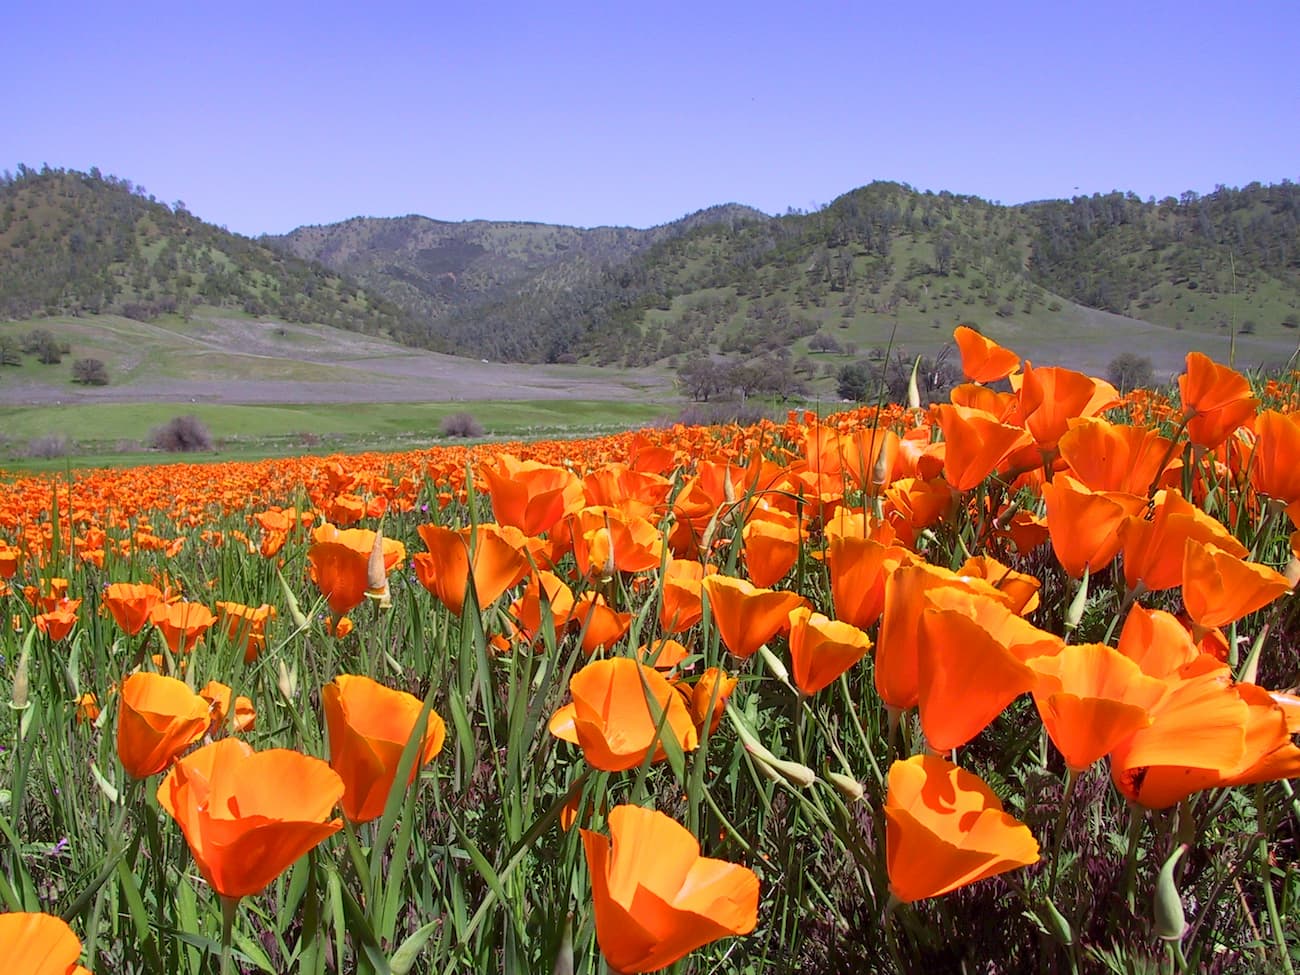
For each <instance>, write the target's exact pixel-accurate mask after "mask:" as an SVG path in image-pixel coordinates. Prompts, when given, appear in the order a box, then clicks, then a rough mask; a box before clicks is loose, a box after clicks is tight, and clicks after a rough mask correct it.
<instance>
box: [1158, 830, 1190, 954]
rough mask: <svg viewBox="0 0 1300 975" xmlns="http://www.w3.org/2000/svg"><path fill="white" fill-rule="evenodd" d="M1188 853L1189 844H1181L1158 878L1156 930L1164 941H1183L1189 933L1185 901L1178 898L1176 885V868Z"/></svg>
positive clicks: (1171, 855)
mask: <svg viewBox="0 0 1300 975" xmlns="http://www.w3.org/2000/svg"><path fill="white" fill-rule="evenodd" d="M1186 852H1187V844H1186V843H1180V844H1179V845H1178V848H1177V849H1175V850H1174V852H1173V853H1171V854H1170V855H1169V859H1168V860H1166V861H1165V865H1164V866H1163V867H1161V868H1160V876H1159V877H1157V878H1156V903H1155V929H1156V937H1158V938H1160V939H1161V940H1162V941H1181V940H1182V938H1183V935H1184V934H1185V933H1186V932H1187V918H1186V916H1185V915H1184V913H1183V899H1182V898H1181V897H1179V896H1178V885H1177V884H1175V883H1174V868H1175V867H1176V866H1178V861H1179V859H1181V857H1182V855H1183V854H1184V853H1186Z"/></svg>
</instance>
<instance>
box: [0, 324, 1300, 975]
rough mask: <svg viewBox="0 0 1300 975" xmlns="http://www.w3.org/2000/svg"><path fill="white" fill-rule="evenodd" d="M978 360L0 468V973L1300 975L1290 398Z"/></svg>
mask: <svg viewBox="0 0 1300 975" xmlns="http://www.w3.org/2000/svg"><path fill="white" fill-rule="evenodd" d="M958 338H959V343H960V344H961V347H962V360H963V368H964V370H965V372H966V374H967V376H968V378H971V379H974V380H978V381H979V383H982V385H979V384H976V383H974V382H972V383H970V384H967V385H964V386H960V387H958V388H957V389H955V390H954V391H953V393H952V397H951V401H950V402H949V403H946V404H941V405H936V406H934V407H931V408H930V409H929V410H927V411H922V410H920V409H919V408H915V407H912V408H905V407H901V406H893V407H888V408H885V409H880V410H875V409H865V410H858V411H855V412H852V413H846V414H841V415H838V416H835V417H831V418H828V419H821V420H819V419H818V418H815V417H812V416H805V415H792V416H790V417H789V418H788V420H787V421H786V422H784V423H780V424H777V423H771V422H763V423H759V424H756V425H754V426H750V427H744V428H741V427H735V426H733V427H728V428H687V427H676V428H673V429H670V430H661V431H644V432H641V433H637V434H628V435H620V436H615V437H607V438H601V439H596V440H588V441H567V442H545V443H536V444H531V445H527V446H524V445H519V446H518V447H517V449H516V450H515V453H514V454H506V453H500V452H497V451H496V450H495V449H485V448H479V450H478V452H477V453H475V452H473V451H471V450H465V449H457V450H452V449H445V450H438V451H429V452H421V453H418V454H407V455H364V456H357V457H338V458H332V459H328V460H320V459H313V458H302V459H300V460H298V461H293V462H286V461H270V462H265V463H261V464H223V465H204V466H201V467H200V466H182V465H176V466H170V467H155V468H136V469H132V470H126V471H111V472H110V471H102V472H86V473H79V474H77V475H75V476H73V477H69V478H67V479H57V478H56V479H36V478H28V479H23V480H15V481H12V482H10V483H8V484H7V485H6V486H5V488H4V491H3V495H0V533H2V534H0V538H3V539H4V541H3V543H0V578H3V579H4V580H5V583H4V590H3V595H0V599H2V600H3V602H4V609H5V613H6V617H5V618H6V619H11V620H12V623H13V625H12V627H5V628H4V631H3V633H0V653H2V654H3V658H4V663H3V673H4V675H5V679H6V682H7V684H8V693H9V698H10V702H11V706H10V707H9V708H6V709H5V710H4V714H3V715H0V740H2V741H3V743H4V744H3V749H4V751H3V752H2V753H0V773H2V777H0V790H2V791H0V831H2V832H3V834H4V843H3V845H0V901H3V904H4V910H5V912H6V913H5V914H3V915H0V954H3V950H2V949H4V948H6V947H8V946H9V945H10V944H11V943H12V944H17V943H19V941H18V940H13V939H19V940H21V942H22V943H23V944H32V943H35V939H37V938H38V937H39V938H42V939H44V938H49V939H50V944H51V945H58V946H61V947H60V951H63V954H64V955H66V961H64V960H60V961H59V967H56V968H52V969H51V970H52V971H59V972H64V971H69V970H71V969H70V968H69V967H68V966H71V965H73V964H75V963H76V962H77V961H80V962H82V963H84V964H85V965H86V966H87V967H88V968H89V969H90V970H92V971H95V972H101V973H102V972H109V971H112V972H123V973H127V972H160V971H166V972H193V973H199V972H212V971H217V970H222V969H224V970H226V971H233V970H242V971H266V972H283V971H301V972H329V971H374V972H385V971H393V972H406V971H430V972H448V973H451V972H462V971H496V970H500V971H508V972H537V971H550V970H552V968H554V970H556V971H566V970H576V971H600V970H602V969H601V966H602V965H605V966H607V967H608V968H609V970H611V971H614V970H622V971H649V970H658V969H660V968H662V967H664V966H669V965H676V966H677V967H676V970H677V971H679V972H712V971H735V972H746V971H753V972H757V971H778V972H779V971H796V970H800V969H805V970H811V971H819V972H836V971H844V972H860V971H915V972H942V971H961V970H974V969H978V970H982V971H996V972H1020V971H1024V972H1031V971H1042V970H1063V971H1069V970H1078V971H1116V972H1132V971H1145V970H1150V971H1160V970H1166V971H1167V970H1205V971H1222V972H1234V971H1240V972H1251V971H1291V970H1293V969H1294V964H1295V961H1296V959H1297V957H1300V941H1297V939H1296V936H1295V932H1294V928H1293V927H1289V926H1288V917H1293V916H1294V913H1295V911H1296V904H1297V898H1300V868H1298V867H1297V843H1298V841H1300V803H1298V802H1297V799H1296V797H1295V794H1294V790H1293V786H1292V784H1291V781H1290V780H1291V779H1294V778H1295V776H1296V775H1297V773H1300V748H1297V746H1296V743H1295V740H1294V736H1295V735H1296V734H1297V732H1300V698H1297V695H1296V690H1295V686H1296V684H1297V679H1298V678H1300V640H1298V639H1297V622H1296V609H1295V600H1294V595H1293V594H1292V592H1291V589H1292V588H1293V586H1294V583H1295V578H1296V576H1295V562H1294V558H1295V550H1296V548H1297V547H1298V546H1300V534H1297V535H1292V536H1291V537H1290V538H1288V531H1290V530H1292V529H1293V528H1294V527H1295V522H1296V520H1297V515H1298V514H1300V480H1297V475H1296V473H1295V472H1296V471H1297V470H1300V423H1298V422H1297V419H1296V417H1297V414H1296V413H1295V412H1293V410H1294V408H1295V406H1296V402H1297V400H1296V396H1297V389H1296V386H1295V383H1294V382H1292V383H1290V384H1281V383H1278V382H1276V381H1274V382H1271V383H1269V384H1268V385H1267V386H1257V387H1256V388H1254V389H1252V388H1250V386H1249V384H1248V383H1247V380H1246V379H1244V378H1243V377H1240V376H1238V375H1237V374H1236V373H1233V372H1232V371H1231V370H1228V369H1226V368H1224V367H1220V366H1216V365H1214V364H1213V363H1211V362H1209V360H1206V359H1204V357H1199V356H1192V357H1189V361H1188V370H1187V373H1186V375H1185V376H1184V377H1183V378H1182V380H1181V382H1180V394H1181V396H1180V399H1179V400H1177V401H1175V402H1171V401H1169V400H1167V399H1165V398H1164V397H1162V396H1156V395H1152V394H1148V393H1145V392H1138V393H1134V394H1133V395H1131V396H1130V397H1129V398H1127V399H1125V400H1123V401H1119V400H1118V398H1117V397H1116V396H1115V395H1114V391H1113V389H1111V388H1110V387H1109V386H1108V385H1107V384H1106V383H1104V382H1101V381H1098V380H1092V379H1089V378H1088V377H1085V376H1080V375H1079V374H1077V373H1071V372H1069V371H1068V370H1061V369H1052V368H1034V369H1030V368H1028V367H1026V368H1025V369H1024V370H1023V371H1022V372H1018V373H1016V374H1015V375H1014V376H1013V377H1012V379H1011V382H1010V386H1011V388H1010V389H1008V388H1007V385H1008V384H1007V383H1006V382H1005V381H1004V377H1006V376H1007V375H1008V373H1011V372H1012V370H1013V369H1015V368H1016V367H1017V366H1018V364H1019V363H1018V360H1017V358H1016V357H1015V356H1014V355H1013V354H1011V353H1008V352H1007V351H1006V350H1004V349H1000V348H998V347H997V346H994V345H992V344H991V343H988V342H985V341H983V340H981V339H980V338H979V337H978V336H976V335H974V333H970V332H965V331H963V332H962V333H960V334H959V336H958ZM1293 379H1294V377H1293ZM516 455H517V456H516ZM1278 569H1285V570H1286V571H1287V573H1288V574H1287V575H1286V576H1283V575H1281V574H1280V573H1279V572H1278V571H1277V570H1278ZM416 729H422V731H421V732H419V733H417V731H416ZM327 762H328V764H326V763H327ZM408 783H410V785H409V787H407V784H408ZM336 804H339V805H341V809H342V815H338V814H337V813H336V812H335V811H334V810H335V808H336ZM651 809H653V810H655V812H654V813H651V812H650V810H651ZM249 844H255V846H250V845H249ZM251 849H255V850H256V851H257V852H256V854H249V853H248V851H249V850H251ZM231 851H243V852H241V853H239V854H238V855H234V854H233V853H232V852H231ZM706 877H707V878H709V881H710V883H705V882H704V880H703V878H706ZM688 878H695V880H694V881H691V880H688ZM37 912H41V913H44V914H47V915H52V916H55V917H60V918H62V919H63V920H64V921H66V922H67V924H66V925H61V924H60V922H58V921H57V920H54V918H53V917H52V918H50V919H47V920H41V919H37V918H34V917H27V916H26V915H27V914H36V913H37ZM69 926H70V927H69ZM751 929H752V930H751ZM736 935H743V936H741V937H738V936H736ZM69 938H72V939H73V941H74V942H79V944H80V946H81V947H80V954H78V953H77V950H76V946H75V945H74V946H73V949H72V951H71V953H70V954H69V953H68V951H67V947H68V944H69V942H68V939H69ZM5 939H10V940H9V941H6V940H5ZM41 943H44V941H42V942H41ZM11 950H17V949H16V948H14V949H11ZM602 955H603V960H602ZM59 957H60V958H62V957H63V956H59ZM615 966H617V968H616V967H615Z"/></svg>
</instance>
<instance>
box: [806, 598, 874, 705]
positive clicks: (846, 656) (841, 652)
mask: <svg viewBox="0 0 1300 975" xmlns="http://www.w3.org/2000/svg"><path fill="white" fill-rule="evenodd" d="M870 649H871V640H870V638H869V637H868V636H867V635H866V634H865V633H863V632H862V631H861V630H859V629H858V628H857V627H856V626H853V625H852V624H851V623H845V622H842V621H838V620H830V619H827V618H826V617H825V616H823V615H822V614H821V613H814V612H813V611H812V610H810V609H809V608H808V607H807V606H799V607H796V608H795V609H793V610H791V611H790V660H791V662H792V663H793V665H794V666H793V668H792V672H793V674H794V682H795V684H796V685H797V686H798V688H799V690H801V691H803V692H804V693H805V694H816V693H817V692H818V691H820V690H821V689H822V688H824V687H826V686H827V685H828V684H830V683H831V682H832V681H834V680H835V679H836V678H837V677H839V676H840V674H842V673H844V672H845V671H846V670H848V669H849V668H850V667H852V666H853V665H854V664H856V663H857V662H858V661H859V660H861V659H862V658H863V657H865V656H866V655H867V652H868V651H870Z"/></svg>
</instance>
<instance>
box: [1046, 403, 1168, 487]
mask: <svg viewBox="0 0 1300 975" xmlns="http://www.w3.org/2000/svg"><path fill="white" fill-rule="evenodd" d="M1057 446H1058V447H1059V448H1060V451H1061V459H1062V460H1064V461H1065V462H1066V464H1068V465H1069V468H1070V474H1071V475H1072V476H1073V477H1075V478H1076V479H1077V480H1078V481H1079V482H1080V483H1082V484H1085V485H1087V487H1088V488H1089V489H1090V490H1092V491H1123V492H1125V493H1127V494H1137V495H1142V496H1144V497H1145V496H1146V495H1147V494H1148V493H1150V490H1151V486H1152V485H1153V484H1155V485H1156V486H1164V485H1165V484H1166V482H1167V481H1168V480H1169V476H1170V475H1171V474H1172V473H1173V472H1174V470H1175V469H1174V468H1171V467H1170V466H1169V465H1170V461H1171V459H1172V458H1173V454H1174V451H1173V449H1172V448H1173V442H1172V441H1171V440H1169V439H1168V438H1167V437H1162V436H1160V435H1159V434H1158V433H1156V432H1155V431H1154V430H1146V429H1143V428H1142V427H1137V426H1132V425H1130V424H1127V423H1110V422H1109V421H1107V420H1103V419H1101V418H1100V417H1090V418H1087V419H1082V420H1075V421H1072V422H1071V423H1070V428H1069V430H1068V431H1066V433H1065V434H1063V435H1062V436H1061V439H1060V441H1059V442H1058V444H1057Z"/></svg>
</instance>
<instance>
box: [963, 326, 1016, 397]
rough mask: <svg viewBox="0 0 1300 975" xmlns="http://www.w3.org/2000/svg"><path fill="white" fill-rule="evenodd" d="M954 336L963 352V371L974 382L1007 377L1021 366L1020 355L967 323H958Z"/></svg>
mask: <svg viewBox="0 0 1300 975" xmlns="http://www.w3.org/2000/svg"><path fill="white" fill-rule="evenodd" d="M952 337H953V338H954V339H955V340H956V341H957V351H958V352H960V353H961V371H962V372H963V373H964V374H965V376H966V378H967V379H969V380H970V381H971V382H973V383H992V382H997V381H998V380H999V379H1006V378H1007V376H1009V375H1011V374H1012V373H1013V372H1015V371H1016V369H1018V368H1019V367H1020V356H1018V355H1016V354H1015V353H1014V352H1012V351H1011V350H1010V349H1005V348H1003V347H1002V346H1000V345H998V343H996V342H994V341H993V340H992V339H990V338H985V337H984V336H983V335H981V334H980V333H979V332H977V331H975V329H973V328H970V327H969V326H967V325H958V326H957V328H956V329H955V330H954V331H953V333H952Z"/></svg>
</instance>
